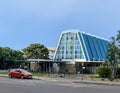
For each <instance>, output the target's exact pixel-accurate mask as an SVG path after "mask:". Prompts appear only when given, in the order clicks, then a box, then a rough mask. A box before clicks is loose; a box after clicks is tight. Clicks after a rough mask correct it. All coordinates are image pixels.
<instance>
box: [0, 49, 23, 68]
mask: <svg viewBox="0 0 120 93" xmlns="http://www.w3.org/2000/svg"><path fill="white" fill-rule="evenodd" d="M23 55H24V54H23V53H22V52H21V51H18V50H13V49H10V48H9V47H0V69H7V68H10V67H14V66H15V65H16V64H18V63H16V62H17V61H16V60H23V59H24V56H23Z"/></svg>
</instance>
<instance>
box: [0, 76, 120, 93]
mask: <svg viewBox="0 0 120 93" xmlns="http://www.w3.org/2000/svg"><path fill="white" fill-rule="evenodd" d="M0 93H120V86H106V85H94V84H80V83H66V82H57V81H43V80H34V79H32V80H30V79H9V78H5V77H0Z"/></svg>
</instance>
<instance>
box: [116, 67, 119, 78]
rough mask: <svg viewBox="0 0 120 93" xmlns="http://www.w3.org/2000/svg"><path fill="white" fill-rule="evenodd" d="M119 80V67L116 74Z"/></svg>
mask: <svg viewBox="0 0 120 93" xmlns="http://www.w3.org/2000/svg"><path fill="white" fill-rule="evenodd" d="M116 76H117V78H120V67H117V73H116Z"/></svg>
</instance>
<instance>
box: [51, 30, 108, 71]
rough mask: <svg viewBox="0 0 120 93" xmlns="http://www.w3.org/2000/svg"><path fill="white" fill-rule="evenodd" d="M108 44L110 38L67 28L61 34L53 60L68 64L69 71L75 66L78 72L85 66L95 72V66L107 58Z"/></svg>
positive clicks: (74, 68) (74, 69) (87, 69)
mask: <svg viewBox="0 0 120 93" xmlns="http://www.w3.org/2000/svg"><path fill="white" fill-rule="evenodd" d="M108 44H109V41H108V40H106V39H103V38H100V37H98V36H95V35H91V34H87V33H85V32H81V31H79V30H74V29H72V30H66V31H64V32H62V33H61V35H60V38H59V41H58V44H57V47H56V50H55V53H54V57H53V60H54V61H60V62H61V63H66V64H68V65H66V67H68V68H69V69H67V68H66V69H67V71H69V70H70V69H71V68H73V72H76V71H80V70H81V69H82V67H84V68H85V69H86V71H89V72H93V73H95V68H96V67H97V66H99V65H101V64H102V63H104V62H105V60H106V51H107V47H108ZM90 67H91V68H90ZM90 70H91V71H90Z"/></svg>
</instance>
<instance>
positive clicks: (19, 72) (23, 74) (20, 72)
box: [9, 69, 32, 79]
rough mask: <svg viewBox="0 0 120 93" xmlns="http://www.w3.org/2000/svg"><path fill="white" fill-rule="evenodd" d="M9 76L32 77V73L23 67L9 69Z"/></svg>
mask: <svg viewBox="0 0 120 93" xmlns="http://www.w3.org/2000/svg"><path fill="white" fill-rule="evenodd" d="M9 77H10V78H12V77H15V78H21V79H24V78H30V79H32V74H31V73H30V72H28V71H26V70H24V69H11V70H10V71H9Z"/></svg>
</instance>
